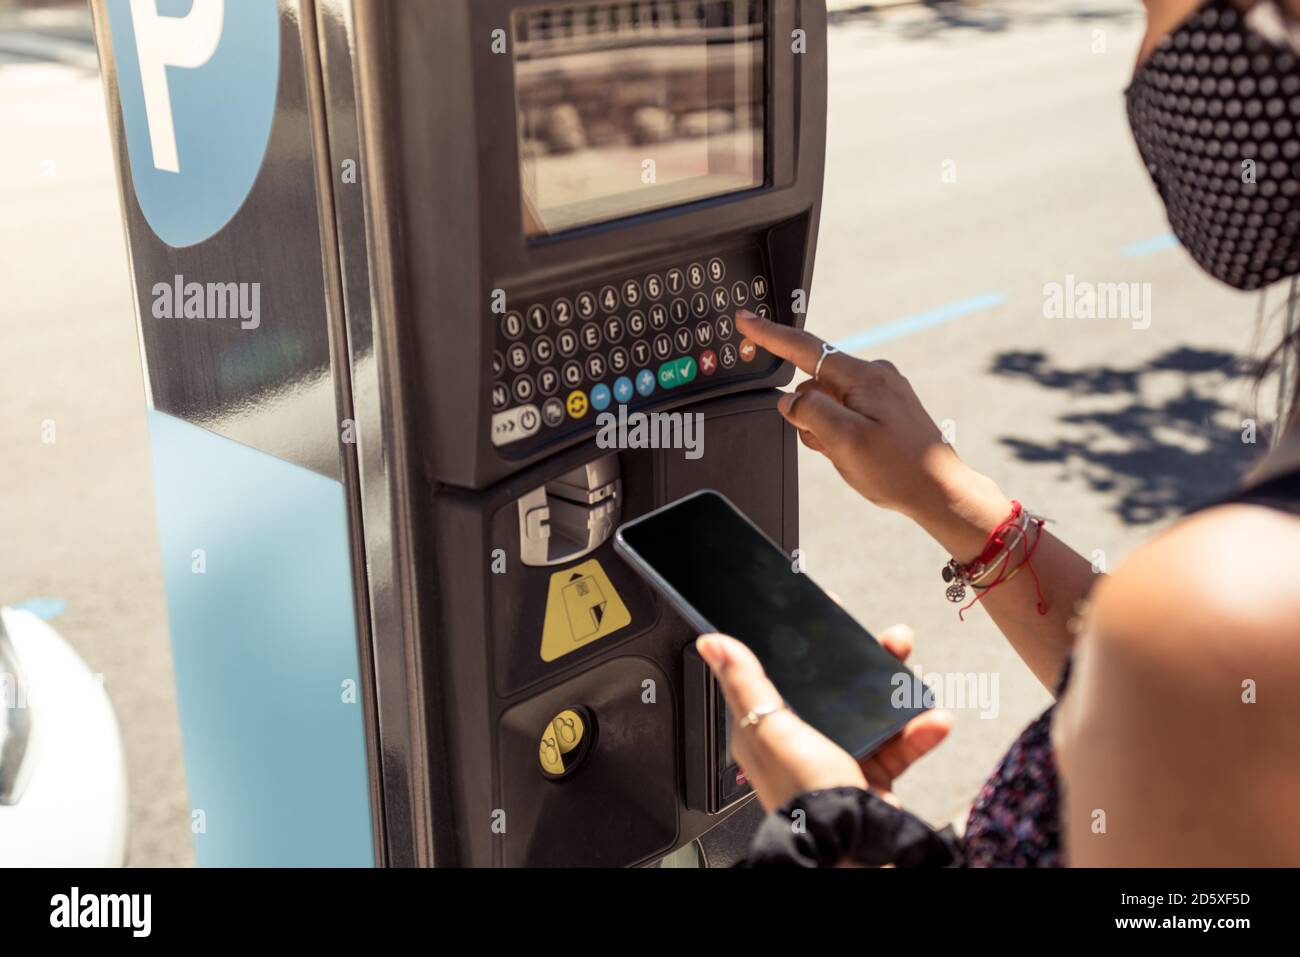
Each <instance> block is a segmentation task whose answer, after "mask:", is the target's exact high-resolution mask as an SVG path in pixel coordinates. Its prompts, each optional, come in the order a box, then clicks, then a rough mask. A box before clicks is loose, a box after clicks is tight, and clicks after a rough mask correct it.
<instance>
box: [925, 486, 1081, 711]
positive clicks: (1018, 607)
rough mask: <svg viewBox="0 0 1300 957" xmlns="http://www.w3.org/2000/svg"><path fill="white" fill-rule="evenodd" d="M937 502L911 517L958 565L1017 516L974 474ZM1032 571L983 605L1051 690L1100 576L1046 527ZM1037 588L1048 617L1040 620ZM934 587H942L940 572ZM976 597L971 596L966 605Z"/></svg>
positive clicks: (1004, 586)
mask: <svg viewBox="0 0 1300 957" xmlns="http://www.w3.org/2000/svg"><path fill="white" fill-rule="evenodd" d="M947 486H948V487H947V488H945V489H943V490H942V492H943V494H941V495H939V496H936V497H935V499H934V501H932V502H929V503H920V504H919V505H918V507H917V508H916V509H915V510H911V511H909V515H910V517H911V518H912V519H913V520H914V521H916V522H917V523H918V524H919V525H920V526H921V527H922V528H924V529H925V530H926V532H928V533H929V534H930V536H931V537H932V538H934V540H935V541H936V542H938V543H939V544H940V545H941V546H942V547H943V549H944V550H945V551H946V552H948V554H949V555H951V556H952V557H953V558H955V559H957V560H958V561H959V562H969V561H971V560H972V559H973V558H975V556H977V555H978V554H979V553H980V551H981V550H982V549H983V547H984V543H985V541H986V540H987V539H988V536H989V533H990V532H992V531H993V529H994V528H996V527H997V526H998V524H1000V523H1001V522H1003V521H1005V520H1006V518H1007V516H1008V515H1010V513H1011V500H1010V499H1008V498H1007V497H1006V496H1005V495H1003V494H1002V492H1001V490H999V489H998V487H997V484H996V483H994V482H993V481H992V480H991V479H989V478H987V477H985V476H983V475H980V474H978V473H976V472H973V471H969V470H966V469H965V468H964V467H963V468H962V470H961V472H959V473H958V474H956V475H954V476H953V478H952V480H951V481H950V482H949V483H947ZM1032 567H1033V572H1034V574H1030V570H1029V569H1021V571H1020V572H1019V573H1018V574H1017V575H1016V576H1015V577H1014V578H1012V579H1010V580H1009V581H1006V582H1004V583H1003V584H1001V585H999V586H998V587H997V588H994V589H992V590H990V591H987V592H984V593H983V594H984V597H983V598H981V599H980V602H979V604H980V605H982V606H983V607H984V609H985V610H986V611H987V612H988V613H989V615H990V616H991V617H992V618H993V621H994V623H995V624H996V625H997V626H998V628H999V629H1000V630H1001V631H1002V634H1004V635H1005V636H1006V638H1007V640H1008V641H1009V642H1011V646H1012V647H1013V648H1015V650H1016V652H1017V654H1019V655H1020V657H1021V659H1023V660H1024V662H1025V664H1027V665H1028V666H1029V668H1030V670H1031V671H1033V673H1034V674H1035V675H1037V676H1038V680H1039V681H1041V682H1042V683H1043V684H1044V685H1045V686H1046V687H1047V688H1048V690H1050V691H1055V690H1056V684H1057V682H1058V680H1059V678H1060V676H1061V670H1062V668H1063V667H1064V665H1065V661H1066V658H1067V657H1068V656H1069V654H1070V649H1071V646H1072V644H1073V641H1074V635H1073V634H1072V632H1071V630H1070V622H1071V619H1073V618H1074V616H1075V609H1076V606H1077V605H1078V603H1079V602H1080V601H1081V600H1082V599H1083V598H1085V597H1086V596H1087V594H1088V592H1089V591H1090V590H1091V589H1092V586H1093V584H1094V582H1095V581H1096V578H1097V575H1096V574H1095V573H1094V572H1093V570H1092V565H1091V563H1089V562H1088V560H1087V559H1086V558H1084V557H1083V556H1082V555H1080V554H1079V553H1078V552H1076V551H1074V550H1073V549H1072V548H1070V547H1069V546H1068V545H1066V544H1065V543H1064V542H1062V541H1061V540H1060V539H1058V538H1056V537H1055V536H1054V535H1052V534H1051V532H1050V531H1049V530H1048V529H1047V528H1044V530H1043V537H1042V539H1041V541H1040V542H1039V544H1038V547H1037V548H1036V549H1035V551H1034V555H1033V560H1032ZM1035 575H1036V576H1037V580H1038V587H1039V588H1041V589H1042V594H1043V598H1044V599H1046V603H1047V613H1046V614H1039V611H1038V605H1039V598H1038V589H1037V588H1036V587H1035V581H1034V579H1035ZM935 578H936V588H937V586H938V584H939V582H938V575H937V574H936V576H935ZM974 597H975V594H974V593H971V594H970V595H969V596H968V598H967V599H966V600H967V601H970V600H971V599H972V598H974Z"/></svg>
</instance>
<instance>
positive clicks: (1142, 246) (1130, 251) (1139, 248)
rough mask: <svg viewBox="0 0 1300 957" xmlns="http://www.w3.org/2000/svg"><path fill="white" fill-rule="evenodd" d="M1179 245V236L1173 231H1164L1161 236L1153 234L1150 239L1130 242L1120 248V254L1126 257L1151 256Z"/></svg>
mask: <svg viewBox="0 0 1300 957" xmlns="http://www.w3.org/2000/svg"><path fill="white" fill-rule="evenodd" d="M1177 245H1178V237H1177V236H1175V235H1174V234H1173V233H1164V234H1163V235H1160V236H1153V237H1151V238H1150V239H1143V240H1141V241H1139V242H1136V243H1129V244H1128V245H1127V246H1125V247H1124V248H1123V249H1121V250H1120V254H1121V255H1122V256H1123V257H1124V258H1125V259H1136V258H1137V257H1139V256H1150V255H1151V254H1152V253H1158V252H1160V251H1161V250H1164V249H1169V248H1171V247H1173V246H1177Z"/></svg>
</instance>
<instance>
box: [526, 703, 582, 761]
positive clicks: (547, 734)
mask: <svg viewBox="0 0 1300 957" xmlns="http://www.w3.org/2000/svg"><path fill="white" fill-rule="evenodd" d="M586 737H587V722H586V721H584V720H583V718H582V715H581V714H580V713H578V712H577V711H575V710H573V709H566V710H564V711H561V712H560V713H559V714H557V715H556V716H555V717H553V718H552V719H551V720H550V721H549V722H547V725H546V730H545V731H544V732H542V740H541V741H539V742H538V745H537V760H538V762H539V763H540V764H541V766H542V773H544V774H545V775H546V776H547V777H550V778H561V777H564V775H566V774H568V773H569V772H570V771H572V770H573V769H574V768H576V767H577V766H578V764H579V763H580V762H581V761H582V758H583V756H584V754H585V751H586V748H585V747H583V745H584V744H585V739H586Z"/></svg>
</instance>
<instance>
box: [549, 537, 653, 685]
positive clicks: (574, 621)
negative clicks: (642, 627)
mask: <svg viewBox="0 0 1300 957" xmlns="http://www.w3.org/2000/svg"><path fill="white" fill-rule="evenodd" d="M631 623H632V616H631V614H629V613H628V610H627V606H626V605H624V604H623V600H622V599H621V598H619V597H618V592H616V591H614V585H613V583H612V582H611V581H610V580H609V576H608V575H606V574H605V569H603V568H601V567H600V562H598V561H596V560H595V559H594V558H593V559H591V560H590V561H586V562H583V563H582V564H581V565H574V566H573V567H572V568H569V569H566V570H564V571H562V572H556V573H555V574H554V575H552V576H551V584H550V587H549V588H548V589H547V593H546V620H545V621H544V622H543V623H542V660H543V661H554V660H555V659H557V658H561V657H563V656H564V655H567V654H568V653H569V652H571V651H577V650H578V649H579V648H581V647H582V646H583V645H589V644H591V643H592V642H593V641H596V640H597V639H600V638H604V637H606V636H607V635H612V634H613V633H614V632H616V631H618V630H619V629H620V628H626V627H627V626H628V625H630V624H631Z"/></svg>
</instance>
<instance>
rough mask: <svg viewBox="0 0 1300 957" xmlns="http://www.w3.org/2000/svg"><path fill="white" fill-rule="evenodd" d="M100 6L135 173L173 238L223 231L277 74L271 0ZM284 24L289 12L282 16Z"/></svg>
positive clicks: (176, 241) (151, 209)
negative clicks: (107, 26) (107, 31)
mask: <svg viewBox="0 0 1300 957" xmlns="http://www.w3.org/2000/svg"><path fill="white" fill-rule="evenodd" d="M95 2H96V3H97V4H101V3H102V4H103V8H104V9H105V10H106V11H107V14H108V24H109V30H110V34H111V36H112V51H113V70H112V73H111V74H110V75H113V74H115V75H116V79H117V90H118V93H119V95H120V100H121V105H122V127H123V131H124V133H125V134H126V145H127V151H128V154H129V158H130V165H131V181H132V184H133V185H134V187H135V189H134V193H135V198H136V200H138V202H139V204H140V210H141V212H143V213H144V216H145V219H147V220H148V222H149V225H150V226H151V227H152V228H153V231H154V232H155V233H156V234H157V235H158V237H159V238H160V239H162V240H163V242H165V243H167V244H168V245H171V246H177V247H182V246H192V245H194V244H196V243H200V242H203V241H204V240H206V239H208V238H209V237H211V236H214V235H216V234H217V233H218V232H220V231H221V230H222V229H223V228H224V227H225V226H226V224H227V223H229V222H230V221H231V219H232V218H233V217H234V216H235V214H236V213H237V212H238V211H239V209H240V207H241V206H242V205H243V203H244V201H245V200H246V199H247V198H248V196H249V194H250V192H251V191H252V189H253V185H254V183H256V181H257V179H258V174H259V172H260V170H261V167H262V161H263V159H264V158H265V156H266V151H267V144H268V143H269V142H270V138H271V131H272V128H273V127H274V125H275V116H276V99H277V91H278V89H279V79H280V49H281V42H282V40H283V42H284V43H285V45H286V46H287V45H288V44H290V43H293V42H295V38H294V37H292V36H284V37H282V36H281V23H280V12H279V7H278V4H277V3H276V0H95ZM290 22H291V23H292V20H290Z"/></svg>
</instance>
